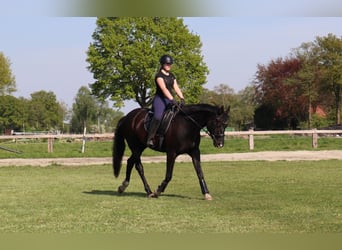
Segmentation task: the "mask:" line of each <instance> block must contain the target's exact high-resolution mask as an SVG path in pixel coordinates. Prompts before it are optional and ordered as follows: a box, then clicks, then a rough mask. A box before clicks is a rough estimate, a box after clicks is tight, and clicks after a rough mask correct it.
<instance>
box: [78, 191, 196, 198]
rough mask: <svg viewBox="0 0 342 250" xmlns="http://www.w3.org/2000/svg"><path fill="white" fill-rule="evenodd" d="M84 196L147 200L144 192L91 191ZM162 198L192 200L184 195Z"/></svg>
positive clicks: (165, 195)
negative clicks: (140, 198)
mask: <svg viewBox="0 0 342 250" xmlns="http://www.w3.org/2000/svg"><path fill="white" fill-rule="evenodd" d="M82 193H84V194H91V195H108V196H123V197H130V196H131V197H143V198H147V195H146V193H143V192H124V193H118V192H117V191H113V190H91V191H84V192H82ZM161 196H164V197H171V198H182V199H192V198H191V197H189V196H184V195H177V194H162V195H161Z"/></svg>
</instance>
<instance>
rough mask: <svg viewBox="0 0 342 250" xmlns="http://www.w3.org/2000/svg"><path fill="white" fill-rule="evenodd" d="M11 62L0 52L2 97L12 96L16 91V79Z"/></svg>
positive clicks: (0, 91) (0, 87)
mask: <svg viewBox="0 0 342 250" xmlns="http://www.w3.org/2000/svg"><path fill="white" fill-rule="evenodd" d="M10 66H11V62H10V60H9V59H8V58H6V57H5V55H4V54H3V53H2V52H1V51H0V95H1V96H3V95H6V94H11V93H13V92H15V91H16V83H15V77H14V76H13V75H12V71H11V67H10Z"/></svg>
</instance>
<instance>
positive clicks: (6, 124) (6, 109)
mask: <svg viewBox="0 0 342 250" xmlns="http://www.w3.org/2000/svg"><path fill="white" fill-rule="evenodd" d="M26 107H27V106H26V105H25V100H23V99H18V98H16V97H14V96H10V95H5V96H2V97H1V98H0V131H1V132H4V131H5V129H13V130H15V131H19V130H21V129H23V127H24V124H25V121H26V118H27V117H26V114H27V108H26Z"/></svg>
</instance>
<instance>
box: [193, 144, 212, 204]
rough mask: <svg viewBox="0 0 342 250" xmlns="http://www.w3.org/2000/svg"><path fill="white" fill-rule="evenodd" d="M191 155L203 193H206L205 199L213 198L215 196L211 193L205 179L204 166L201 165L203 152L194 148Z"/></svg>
mask: <svg viewBox="0 0 342 250" xmlns="http://www.w3.org/2000/svg"><path fill="white" fill-rule="evenodd" d="M190 156H191V159H192V163H193V165H194V167H195V170H196V174H197V177H198V180H199V183H200V186H201V191H202V194H203V195H204V199H205V200H212V199H213V198H212V197H211V195H210V194H209V190H208V187H207V184H206V183H205V180H204V175H203V171H202V167H201V154H200V151H199V149H196V150H194V151H193V152H192V153H191V154H190Z"/></svg>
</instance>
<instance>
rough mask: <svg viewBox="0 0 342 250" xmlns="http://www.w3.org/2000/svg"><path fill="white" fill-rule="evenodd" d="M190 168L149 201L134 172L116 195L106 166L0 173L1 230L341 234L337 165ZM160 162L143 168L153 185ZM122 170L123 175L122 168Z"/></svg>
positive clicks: (180, 169)
mask: <svg viewBox="0 0 342 250" xmlns="http://www.w3.org/2000/svg"><path fill="white" fill-rule="evenodd" d="M203 169H204V173H205V176H206V181H207V184H208V187H209V189H210V191H211V194H212V196H213V198H214V200H213V201H204V200H203V198H202V194H201V192H200V187H199V184H198V180H197V177H196V175H195V172H194V169H193V167H192V165H191V164H190V163H177V164H176V167H175V170H174V176H173V179H172V181H171V182H170V184H169V186H168V187H167V189H166V192H165V193H164V194H163V195H162V196H161V197H160V198H158V199H148V198H146V195H145V193H144V191H143V186H142V183H141V180H140V178H139V177H138V175H137V173H136V172H135V171H134V172H133V175H132V180H131V184H130V186H129V187H128V189H127V190H126V192H125V193H124V194H122V195H119V194H117V192H116V189H117V187H118V186H119V185H120V183H121V182H122V180H123V178H124V176H123V175H122V174H121V176H120V178H119V179H114V177H113V174H112V169H111V166H110V165H103V166H87V167H62V166H49V167H45V168H39V167H28V166H23V167H2V168H0V190H1V192H0V200H1V203H0V213H1V216H0V225H1V227H0V233H12V232H15V233H20V232H22V233H27V232H30V233H31V232H34V233H55V232H57V233H59V232H63V233H70V232H73V233H119V232H135V233H146V232H163V233H191V232H196V233H198V232H201V233H227V232H229V233H231V232H233V233H241V232H267V233H298V232H300V233H314V232H315V233H341V232H342V198H341V197H342V189H341V186H342V178H341V177H342V176H341V161H335V160H329V161H313V162H310V161H305V162H301V161H299V162H282V161H280V162H229V163H228V162H221V163H203ZM164 171H165V166H164V164H145V174H146V177H147V178H148V180H149V182H150V185H151V187H152V188H156V187H157V186H158V185H159V184H160V182H161V181H162V178H163V177H164ZM122 173H124V171H122Z"/></svg>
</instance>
